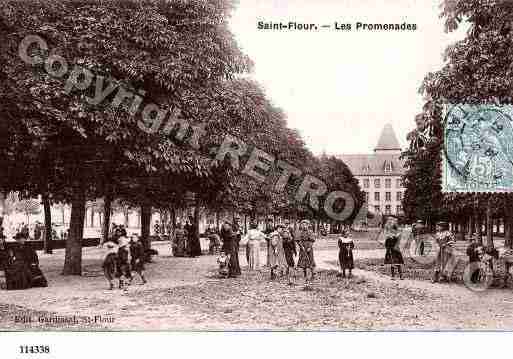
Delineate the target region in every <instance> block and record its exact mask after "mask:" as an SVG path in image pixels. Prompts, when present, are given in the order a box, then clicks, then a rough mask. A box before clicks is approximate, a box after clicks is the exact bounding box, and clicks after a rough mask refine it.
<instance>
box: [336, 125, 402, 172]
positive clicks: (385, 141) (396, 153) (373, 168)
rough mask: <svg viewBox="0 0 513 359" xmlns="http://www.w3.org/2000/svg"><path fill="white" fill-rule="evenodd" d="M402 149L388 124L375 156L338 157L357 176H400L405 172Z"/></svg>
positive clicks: (380, 138)
mask: <svg viewBox="0 0 513 359" xmlns="http://www.w3.org/2000/svg"><path fill="white" fill-rule="evenodd" d="M400 155H401V147H400V146H399V141H397V137H396V135H395V132H394V128H393V127H392V125H391V124H386V125H385V127H383V130H382V131H381V135H380V136H379V140H378V144H377V146H376V148H375V149H374V153H373V154H357V155H340V156H338V157H339V158H340V159H341V160H342V161H344V162H345V164H346V165H347V166H348V167H349V169H350V170H351V172H352V173H353V175H355V176H400V175H403V174H404V172H405V169H404V161H402V160H400V159H399V157H400Z"/></svg>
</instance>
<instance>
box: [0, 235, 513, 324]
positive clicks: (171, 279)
mask: <svg viewBox="0 0 513 359" xmlns="http://www.w3.org/2000/svg"><path fill="white" fill-rule="evenodd" d="M355 240H356V243H357V244H356V248H357V250H356V251H355V257H356V263H357V266H358V263H360V264H361V266H362V267H363V268H365V269H366V270H363V269H355V271H354V274H355V276H354V277H353V278H352V279H350V280H349V279H340V278H338V277H337V276H336V274H337V273H336V271H335V270H334V269H336V258H337V248H336V240H335V239H333V238H330V239H320V240H319V241H318V242H317V243H316V252H315V255H316V262H317V265H318V273H317V277H316V280H315V282H314V284H313V287H312V289H311V290H305V289H304V286H303V284H304V281H303V279H302V278H301V276H300V275H299V274H300V273H298V278H297V280H296V282H295V284H294V285H292V286H289V285H288V284H287V281H286V280H285V279H284V278H281V279H278V280H275V281H271V280H270V278H269V277H270V276H269V273H268V271H266V270H265V269H264V270H261V271H259V272H248V271H247V270H246V268H245V259H244V256H243V254H242V253H241V255H240V258H241V265H242V267H243V275H242V276H241V277H240V278H237V279H220V278H218V277H217V265H216V258H215V257H214V256H207V255H205V256H202V257H199V258H175V257H171V256H170V253H169V244H168V243H166V242H162V243H156V244H155V245H154V246H155V248H156V249H158V250H159V253H160V255H159V256H158V257H157V258H155V263H152V264H149V265H148V268H147V278H148V279H149V283H148V284H146V285H140V284H139V282H138V280H137V279H136V280H135V282H134V284H133V285H132V286H130V287H129V289H128V291H126V292H123V291H120V290H112V291H110V290H107V283H106V281H105V279H104V278H103V275H102V273H101V268H100V266H101V261H102V256H103V250H102V249H99V248H88V249H84V275H83V276H82V277H64V276H61V275H60V271H61V269H62V265H63V260H64V255H63V252H62V251H55V253H54V254H53V255H44V254H41V255H40V261H41V267H42V269H43V271H44V272H45V275H46V276H47V278H48V281H49V287H48V288H33V289H29V290H23V291H0V328H1V329H3V330H23V329H31V330H70V329H71V330H451V329H470V330H472V329H488V330H493V329H509V330H512V329H513V295H512V294H513V293H512V290H511V289H506V290H502V289H491V290H488V291H486V292H484V293H476V292H472V291H470V290H468V289H467V288H465V287H464V286H462V285H460V284H432V283H430V282H428V281H426V280H422V278H413V277H410V278H408V279H405V280H402V281H399V280H397V281H395V280H391V279H390V278H389V277H388V276H387V275H385V274H384V271H381V270H376V268H381V267H380V266H379V264H378V263H379V261H380V258H383V254H384V250H383V248H382V247H381V245H379V244H374V243H372V241H371V240H370V239H369V238H368V237H366V235H364V234H362V235H355ZM263 255H264V253H262V256H263ZM369 261H370V262H371V263H374V264H375V267H372V266H370V265H363V264H364V263H367V262H369Z"/></svg>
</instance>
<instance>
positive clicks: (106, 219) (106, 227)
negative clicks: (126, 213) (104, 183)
mask: <svg viewBox="0 0 513 359" xmlns="http://www.w3.org/2000/svg"><path fill="white" fill-rule="evenodd" d="M103 202H104V204H103V223H102V243H105V242H107V241H108V240H109V234H110V233H109V232H110V214H111V212H112V193H111V192H110V191H107V194H106V195H105V198H104V200H103Z"/></svg>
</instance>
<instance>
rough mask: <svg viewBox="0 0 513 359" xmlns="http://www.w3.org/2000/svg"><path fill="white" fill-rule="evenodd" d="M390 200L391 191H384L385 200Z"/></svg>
mask: <svg viewBox="0 0 513 359" xmlns="http://www.w3.org/2000/svg"><path fill="white" fill-rule="evenodd" d="M391 200H392V193H391V192H385V201H387V202H390V201H391Z"/></svg>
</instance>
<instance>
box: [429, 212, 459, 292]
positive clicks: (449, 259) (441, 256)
mask: <svg viewBox="0 0 513 359" xmlns="http://www.w3.org/2000/svg"><path fill="white" fill-rule="evenodd" d="M436 243H437V244H438V247H439V250H438V254H437V256H436V262H435V268H434V273H433V280H432V282H433V283H437V282H439V281H440V279H443V280H446V281H450V280H451V276H452V270H453V269H454V268H453V265H455V261H454V255H453V248H452V245H453V244H454V237H453V235H452V233H451V232H450V231H449V225H448V223H447V222H438V223H437V224H436Z"/></svg>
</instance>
